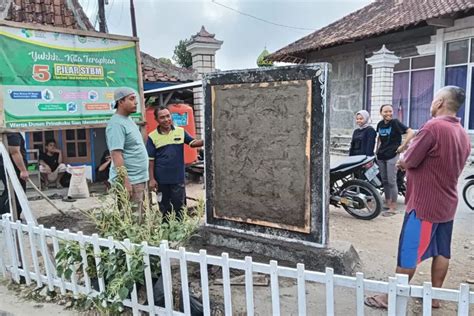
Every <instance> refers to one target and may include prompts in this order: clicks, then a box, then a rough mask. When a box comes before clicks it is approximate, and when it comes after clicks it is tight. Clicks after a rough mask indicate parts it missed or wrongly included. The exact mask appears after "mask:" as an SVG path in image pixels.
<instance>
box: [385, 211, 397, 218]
mask: <svg viewBox="0 0 474 316" xmlns="http://www.w3.org/2000/svg"><path fill="white" fill-rule="evenodd" d="M397 214H398V213H397V212H394V211H385V212H382V216H384V217H390V216H393V215H397Z"/></svg>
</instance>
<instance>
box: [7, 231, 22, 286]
mask: <svg viewBox="0 0 474 316" xmlns="http://www.w3.org/2000/svg"><path fill="white" fill-rule="evenodd" d="M6 232H7V233H6V235H7V240H6V241H7V248H8V254H9V255H10V260H11V261H10V262H11V265H12V274H13V277H14V279H15V281H16V282H18V283H19V282H20V274H19V271H18V253H17V251H16V247H15V244H16V242H15V236H14V235H13V229H12V226H11V222H10V223H8V225H7V227H6Z"/></svg>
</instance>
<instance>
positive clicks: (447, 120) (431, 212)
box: [403, 116, 471, 223]
mask: <svg viewBox="0 0 474 316" xmlns="http://www.w3.org/2000/svg"><path fill="white" fill-rule="evenodd" d="M470 152H471V143H470V140H469V136H468V135H467V133H466V131H465V130H464V128H463V127H462V126H461V124H460V123H459V119H458V118H456V117H452V116H440V117H436V118H433V119H431V120H429V121H428V122H426V124H425V125H424V126H423V127H422V128H421V129H420V130H419V131H418V134H417V135H416V137H415V138H414V140H413V143H412V144H411V145H410V147H409V148H408V150H407V153H406V154H405V157H404V159H403V160H404V161H405V167H406V169H407V193H406V209H407V210H413V209H414V210H416V214H417V217H418V218H420V219H422V220H426V221H428V222H432V223H444V222H448V221H451V220H453V219H454V215H455V213H456V207H457V204H458V194H457V183H458V179H459V176H460V175H461V172H462V170H463V168H464V165H465V164H466V161H467V158H468V156H469V154H470Z"/></svg>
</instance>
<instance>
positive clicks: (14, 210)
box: [0, 133, 19, 222]
mask: <svg viewBox="0 0 474 316" xmlns="http://www.w3.org/2000/svg"><path fill="white" fill-rule="evenodd" d="M2 143H3V144H4V145H5V148H6V149H7V152H8V151H9V146H8V136H7V134H3V133H2ZM0 159H3V168H4V169H5V170H4V172H5V179H6V185H7V188H8V203H9V205H10V215H11V218H12V222H16V221H17V220H19V218H18V212H17V207H18V206H17V205H16V199H15V190H14V189H13V184H12V182H11V178H10V177H9V174H8V170H7V164H6V163H5V160H6V159H8V157H3V155H2V157H0Z"/></svg>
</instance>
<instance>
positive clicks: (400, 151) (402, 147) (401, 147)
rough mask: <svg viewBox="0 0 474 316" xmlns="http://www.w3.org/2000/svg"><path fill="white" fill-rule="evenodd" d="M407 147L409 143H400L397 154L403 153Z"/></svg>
mask: <svg viewBox="0 0 474 316" xmlns="http://www.w3.org/2000/svg"><path fill="white" fill-rule="evenodd" d="M406 149H407V145H403V144H402V145H400V146H399V147H398V148H397V154H401V153H402V152H404V151H405V150H406Z"/></svg>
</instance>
